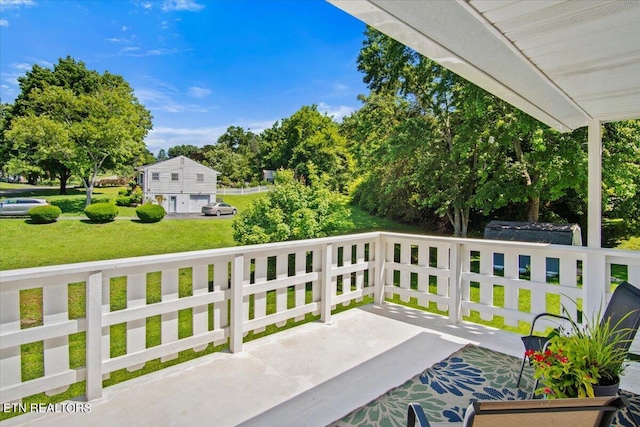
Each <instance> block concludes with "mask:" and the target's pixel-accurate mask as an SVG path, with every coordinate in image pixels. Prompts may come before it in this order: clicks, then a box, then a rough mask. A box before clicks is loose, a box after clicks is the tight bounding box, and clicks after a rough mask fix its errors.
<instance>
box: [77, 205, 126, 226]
mask: <svg viewBox="0 0 640 427" xmlns="http://www.w3.org/2000/svg"><path fill="white" fill-rule="evenodd" d="M84 214H85V215H86V216H87V217H88V218H89V219H90V220H91V222H98V223H104V222H111V221H113V220H114V219H115V217H116V216H118V207H117V206H116V205H114V204H111V203H94V204H92V205H89V206H87V207H86V208H85V209H84Z"/></svg>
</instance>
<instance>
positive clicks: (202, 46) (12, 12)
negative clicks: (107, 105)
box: [0, 0, 368, 154]
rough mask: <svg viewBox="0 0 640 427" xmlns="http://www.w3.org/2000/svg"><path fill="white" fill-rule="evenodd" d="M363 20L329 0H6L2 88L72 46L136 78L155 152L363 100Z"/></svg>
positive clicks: (5, 95)
mask: <svg viewBox="0 0 640 427" xmlns="http://www.w3.org/2000/svg"><path fill="white" fill-rule="evenodd" d="M364 29H365V27H364V24H363V23H361V22H360V21H358V20H356V19H355V18H353V17H351V16H349V15H347V14H346V13H344V12H342V11H341V10H339V9H337V8H335V7H334V6H332V5H331V4H329V3H327V2H325V1H324V0H289V1H286V0H251V1H250V0H227V1H222V0H157V1H152V0H100V1H91V0H75V1H64V0H48V1H47V0H0V50H1V52H2V53H1V54H0V72H1V76H0V97H1V98H2V102H9V103H11V102H13V100H14V99H15V97H16V96H17V94H18V91H19V88H18V82H17V77H19V76H21V75H24V73H25V72H26V71H27V70H29V69H31V67H32V66H33V64H39V65H42V66H48V67H51V66H52V65H53V64H54V63H56V62H57V61H58V58H61V57H66V56H67V55H71V56H72V57H73V58H74V59H76V60H81V61H83V62H85V64H86V65H87V68H89V69H92V70H97V71H98V72H100V73H103V72H104V71H105V70H108V71H109V72H111V73H115V74H120V75H122V76H123V77H124V78H125V79H126V80H127V81H128V82H129V84H130V85H131V86H132V87H133V88H134V90H135V93H136V96H137V97H138V99H139V100H140V101H141V102H142V103H143V104H144V105H145V106H146V107H147V108H148V109H149V110H150V111H151V113H152V114H153V116H154V119H153V127H154V129H153V130H152V131H151V132H150V133H149V135H148V136H147V138H146V143H147V147H148V148H149V150H151V151H152V152H153V153H154V154H157V152H158V150H159V149H160V148H165V149H168V148H169V147H172V146H175V145H180V144H193V145H197V146H202V145H204V144H212V143H215V142H216V141H217V139H218V137H219V136H220V135H221V134H222V133H224V131H225V130H226V129H227V127H229V126H241V127H243V128H245V129H251V130H252V131H254V132H256V133H258V132H260V131H262V130H263V129H265V128H268V127H271V126H272V125H273V123H274V122H275V121H277V120H281V119H282V118H285V117H289V116H290V115H292V114H293V113H295V112H296V111H297V110H298V109H300V107H302V106H303V105H311V104H317V105H318V107H319V109H320V111H323V112H326V113H327V114H329V115H332V116H334V118H335V119H336V120H341V119H342V117H344V116H345V115H348V114H349V113H351V112H352V111H354V110H355V109H357V108H359V106H360V102H359V101H358V100H357V99H356V97H357V95H358V94H360V93H367V92H368V91H367V89H366V87H365V85H364V83H363V82H362V74H361V73H359V72H358V71H357V65H356V58H357V55H358V52H359V50H360V47H361V45H362V41H363V38H364V36H363V31H364Z"/></svg>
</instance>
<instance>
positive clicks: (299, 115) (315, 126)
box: [262, 105, 353, 191]
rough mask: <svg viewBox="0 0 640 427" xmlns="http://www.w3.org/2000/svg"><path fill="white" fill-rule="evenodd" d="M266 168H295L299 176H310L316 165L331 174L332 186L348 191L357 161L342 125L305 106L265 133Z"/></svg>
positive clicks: (330, 182) (330, 184) (329, 179)
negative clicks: (312, 167) (348, 144)
mask: <svg viewBox="0 0 640 427" xmlns="http://www.w3.org/2000/svg"><path fill="white" fill-rule="evenodd" d="M262 140H263V147H264V148H263V150H264V151H263V152H264V155H263V164H264V166H265V169H280V168H286V169H292V170H294V171H295V173H296V175H297V176H300V177H307V176H309V174H310V171H309V169H308V165H309V164H310V163H313V164H314V165H315V166H316V167H317V168H318V170H319V171H321V172H322V173H326V174H327V175H328V177H329V178H328V185H329V186H330V188H332V189H334V190H339V191H344V190H345V189H346V188H347V186H348V183H349V180H350V179H351V173H352V166H353V158H352V155H351V153H350V152H349V150H348V149H347V141H346V139H345V138H344V137H343V136H342V135H340V132H339V127H338V124H337V123H336V122H335V121H334V120H333V119H332V118H331V117H329V116H327V115H326V114H322V113H320V112H319V111H318V108H317V106H316V105H312V106H304V107H302V108H301V109H300V110H298V111H297V112H295V113H294V114H293V115H292V116H291V117H288V118H285V119H282V121H281V122H277V123H275V124H274V125H273V127H271V128H269V129H266V130H265V131H264V132H263V133H262Z"/></svg>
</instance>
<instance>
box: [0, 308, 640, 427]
mask: <svg viewBox="0 0 640 427" xmlns="http://www.w3.org/2000/svg"><path fill="white" fill-rule="evenodd" d="M469 343H472V344H476V345H481V346H483V347H487V348H490V349H493V350H496V351H500V352H503V353H507V354H512V355H514V356H520V355H521V354H522V347H521V346H522V344H521V341H520V339H519V337H518V336H517V335H515V334H512V333H509V332H505V331H500V330H494V329H491V328H486V327H483V326H479V325H475V324H470V323H464V324H458V325H449V324H448V323H447V320H446V319H445V318H442V317H440V316H436V315H433V314H429V313H425V312H422V311H417V310H413V309H409V308H405V307H402V306H398V305H394V304H385V305H382V306H374V305H368V306H364V307H361V308H358V309H352V310H348V311H346V312H343V313H340V314H337V315H335V316H333V318H332V322H331V323H330V324H323V323H320V322H314V323H309V324H306V325H303V326H300V327H297V328H293V329H290V330H287V331H284V332H281V333H278V334H275V335H271V336H268V337H265V338H262V339H259V340H255V341H252V342H249V343H246V344H244V351H243V352H242V353H237V354H230V353H227V352H224V353H217V354H212V355H208V356H205V357H202V358H199V359H197V360H193V361H190V362H187V363H183V364H180V365H177V366H173V367H170V368H167V369H164V370H162V371H158V372H155V373H152V374H149V375H146V376H144V377H141V378H138V379H134V380H131V381H128V382H125V383H121V384H118V385H115V386H112V387H108V388H106V389H105V392H104V395H103V397H102V398H100V399H97V400H94V401H92V402H91V412H90V413H80V414H63V413H49V414H40V413H30V414H25V415H22V416H20V417H16V418H13V419H10V420H7V421H4V422H2V425H3V427H4V426H7V427H9V426H20V425H29V426H38V427H40V426H56V427H59V426H92V427H97V426H115V425H125V426H191V427H194V426H204V425H207V426H216V427H221V426H237V425H242V426H246V427H248V426H261V427H263V426H325V425H327V424H329V423H331V422H332V421H335V420H337V419H339V418H341V417H342V416H343V415H346V414H347V413H349V412H350V411H352V410H354V409H356V408H358V407H359V406H361V405H364V404H366V403H367V402H369V401H371V400H372V399H374V398H376V397H378V396H379V395H381V394H383V393H384V392H386V391H387V390H389V389H390V388H393V387H395V386H397V385H400V384H402V383H404V382H405V381H406V380H408V379H409V378H411V377H413V376H414V375H416V374H418V373H420V372H422V371H423V370H425V369H426V368H428V367H429V366H431V365H433V364H434V363H436V362H438V361H440V360H442V359H444V358H446V357H447V356H448V355H450V354H451V353H453V352H455V351H456V350H458V349H459V348H461V347H463V346H464V345H466V344H469ZM634 365H636V366H631V367H630V368H629V370H628V373H627V375H626V376H625V378H624V379H623V383H622V388H624V389H626V390H630V391H633V392H636V393H640V368H639V367H638V366H637V365H640V364H638V363H636V364H634Z"/></svg>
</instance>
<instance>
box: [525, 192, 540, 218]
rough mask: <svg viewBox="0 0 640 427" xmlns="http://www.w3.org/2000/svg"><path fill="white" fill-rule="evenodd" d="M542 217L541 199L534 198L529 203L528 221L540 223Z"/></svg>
mask: <svg viewBox="0 0 640 427" xmlns="http://www.w3.org/2000/svg"><path fill="white" fill-rule="evenodd" d="M539 216H540V197H533V198H531V199H529V201H528V202H527V221H529V222H534V223H535V222H538V217H539Z"/></svg>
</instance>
